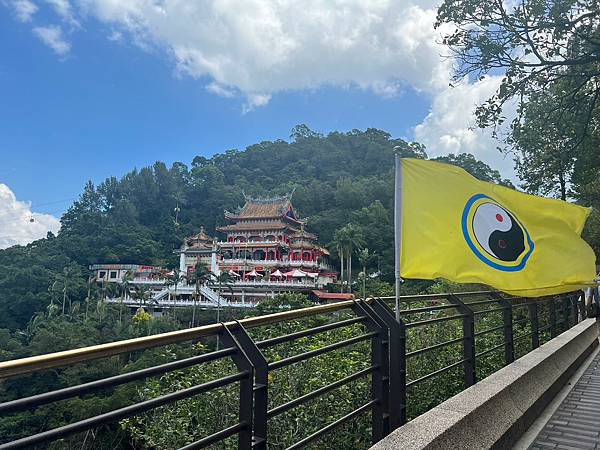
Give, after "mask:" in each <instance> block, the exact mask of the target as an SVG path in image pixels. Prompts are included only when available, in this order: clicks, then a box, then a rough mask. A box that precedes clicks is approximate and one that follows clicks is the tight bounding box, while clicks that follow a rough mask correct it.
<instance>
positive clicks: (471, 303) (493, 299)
mask: <svg viewBox="0 0 600 450" xmlns="http://www.w3.org/2000/svg"><path fill="white" fill-rule="evenodd" d="M501 300H504V299H503V298H502V299H499V298H492V299H489V300H478V301H476V302H464V303H465V305H467V306H473V305H489V304H490V303H499V302H500V301H501Z"/></svg>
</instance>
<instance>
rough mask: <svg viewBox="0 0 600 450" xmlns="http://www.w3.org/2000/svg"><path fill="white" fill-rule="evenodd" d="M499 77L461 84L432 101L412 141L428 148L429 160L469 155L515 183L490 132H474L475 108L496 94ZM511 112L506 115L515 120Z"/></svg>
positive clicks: (510, 164) (509, 164) (508, 162)
mask: <svg viewBox="0 0 600 450" xmlns="http://www.w3.org/2000/svg"><path fill="white" fill-rule="evenodd" d="M500 80H501V78H500V77H485V78H484V79H483V80H480V81H477V82H475V83H468V82H466V80H465V82H463V83H459V84H458V85H457V86H455V87H448V88H447V89H445V90H443V91H441V92H440V93H439V94H438V95H436V96H435V98H434V99H433V103H432V106H431V110H430V112H429V114H428V115H427V117H426V118H425V119H424V120H423V122H422V123H421V124H419V125H417V127H416V128H415V139H416V140H417V141H418V142H421V143H423V144H425V145H426V146H427V153H428V154H429V155H430V156H440V155H445V154H448V153H463V152H466V153H471V154H473V155H474V156H475V157H476V158H477V159H480V160H482V161H484V162H486V163H487V164H489V165H490V166H491V167H492V168H494V169H497V170H499V171H500V172H501V173H502V174H503V175H504V176H505V177H509V178H511V179H512V180H515V179H516V176H515V171H514V167H513V161H512V158H511V157H510V156H506V155H505V154H503V153H501V152H500V151H498V150H497V147H498V141H496V140H495V139H494V138H492V136H491V133H490V130H481V129H479V128H475V118H474V115H473V112H474V110H475V107H476V106H477V105H479V104H481V103H483V102H484V101H485V100H487V99H488V98H489V97H491V96H492V94H493V93H494V92H495V91H496V89H497V88H498V86H499V84H500ZM514 113H515V112H514V108H511V107H509V108H508V109H507V110H506V111H505V114H506V115H508V116H509V117H510V116H513V117H514Z"/></svg>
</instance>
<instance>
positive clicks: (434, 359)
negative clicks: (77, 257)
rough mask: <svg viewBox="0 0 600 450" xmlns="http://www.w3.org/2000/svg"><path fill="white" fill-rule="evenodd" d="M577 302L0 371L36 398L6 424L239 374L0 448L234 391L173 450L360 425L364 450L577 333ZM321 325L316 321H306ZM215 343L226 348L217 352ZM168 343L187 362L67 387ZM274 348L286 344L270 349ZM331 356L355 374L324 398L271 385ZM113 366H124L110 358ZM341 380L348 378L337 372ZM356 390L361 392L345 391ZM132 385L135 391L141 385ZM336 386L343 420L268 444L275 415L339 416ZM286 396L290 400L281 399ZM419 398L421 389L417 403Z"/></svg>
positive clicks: (390, 317) (10, 404)
mask: <svg viewBox="0 0 600 450" xmlns="http://www.w3.org/2000/svg"><path fill="white" fill-rule="evenodd" d="M580 295H581V292H579V293H570V294H564V295H560V296H551V297H546V298H540V299H528V298H511V297H506V296H504V295H501V294H499V293H497V292H490V291H485V292H463V293H457V294H431V295H422V296H405V297H401V298H400V302H401V305H402V306H401V309H400V311H399V313H400V320H396V319H395V316H394V312H393V311H392V310H391V309H390V307H389V306H388V303H390V302H392V301H393V298H389V297H387V298H381V299H373V298H369V299H365V300H353V301H342V302H337V303H330V304H325V305H319V306H314V307H310V308H303V309H296V310H278V311H277V312H275V313H274V314H269V315H265V316H257V317H248V318H245V319H241V320H236V321H230V322H225V323H213V324H210V325H204V326H201V327H196V328H189V329H183V330H178V331H173V332H169V333H162V334H157V335H150V336H144V337H140V338H135V339H129V340H126V341H117V342H110V343H105V344H99V345H94V346H91V347H85V348H78V349H71V350H66V351H60V352H57V353H50V354H45V355H40V356H31V357H26V358H22V359H17V360H12V361H4V362H0V380H5V379H7V378H14V377H25V378H24V379H23V380H22V381H23V382H26V383H31V384H32V385H34V386H36V387H38V388H39V391H38V392H37V393H36V394H35V395H32V396H28V397H23V396H22V395H20V394H19V393H18V392H13V391H8V390H7V391H6V392H7V393H8V394H7V398H4V399H2V400H0V401H1V402H2V403H0V415H3V416H4V415H9V414H10V415H12V414H14V413H16V412H21V411H28V410H33V409H36V408H39V407H40V406H43V405H51V404H55V403H57V402H61V401H65V400H68V399H72V398H78V397H80V396H82V395H90V394H95V393H101V395H106V389H107V388H110V389H112V388H115V387H117V386H121V385H125V384H127V383H138V382H140V381H142V380H145V379H149V378H151V377H156V376H163V375H164V374H167V373H170V372H173V371H178V370H182V369H185V368H194V367H195V368H196V370H209V369H210V366H209V368H208V369H207V366H206V365H205V364H206V363H208V362H211V361H217V360H226V361H229V362H231V363H233V365H234V366H235V369H234V370H233V373H230V372H227V373H222V372H219V371H214V372H211V373H210V374H211V378H210V381H204V382H201V383H198V384H196V385H194V386H190V387H184V388H181V387H180V386H177V385H175V386H173V389H172V390H169V391H166V392H161V393H160V394H159V396H156V397H152V398H142V399H138V398H132V399H130V401H129V402H128V404H127V405H126V406H119V407H115V408H114V409H112V410H103V411H102V412H96V411H89V415H85V413H86V411H80V412H79V415H78V416H76V417H75V418H71V417H53V419H55V420H52V421H51V422H49V421H39V422H36V424H35V426H34V427H31V426H23V423H21V421H23V420H26V418H27V417H29V416H30V415H29V414H19V415H18V416H12V418H13V425H12V428H11V429H10V430H9V431H10V434H8V435H6V434H5V435H3V436H0V448H1V449H3V450H4V449H16V448H26V449H31V448H46V444H47V443H50V442H53V441H59V442H58V444H59V446H60V447H61V448H62V447H64V448H67V447H68V448H81V447H82V442H83V443H84V444H85V443H86V440H89V439H93V438H94V436H93V435H94V433H89V432H88V431H90V430H95V431H98V430H100V429H101V428H102V427H106V426H112V427H113V428H112V430H113V431H115V432H117V431H118V430H119V425H118V424H119V422H120V421H122V420H123V419H126V418H129V417H135V416H137V415H140V414H142V413H144V412H147V411H150V410H155V409H156V408H160V407H166V406H167V405H169V407H172V408H178V405H181V401H182V400H184V399H187V398H191V397H194V396H199V395H209V393H211V392H213V393H214V391H215V390H216V389H221V388H223V387H224V386H230V385H233V386H234V388H232V392H234V395H235V400H234V401H231V399H229V400H225V401H228V402H231V403H230V404H228V406H230V408H231V409H232V410H234V411H235V414H233V415H232V418H231V421H228V422H227V423H225V424H220V423H218V424H216V425H215V426H214V427H210V428H209V429H207V431H206V433H205V434H204V435H202V436H198V437H195V438H194V439H197V440H195V441H194V442H190V441H189V440H185V439H182V442H180V444H179V445H180V446H186V447H185V448H205V447H209V446H212V445H214V444H217V443H223V442H222V441H223V440H225V439H227V438H229V437H234V436H235V438H237V441H238V442H237V444H238V445H237V447H238V448H239V449H248V450H266V449H267V446H268V445H269V444H270V443H272V442H274V441H278V442H280V441H281V439H286V441H285V446H286V447H288V448H289V449H300V448H304V447H307V446H308V445H310V444H314V443H317V442H319V441H321V443H322V440H323V439H326V440H328V441H327V442H328V443H330V444H331V443H335V441H336V439H338V438H339V433H337V431H338V428H339V427H342V426H343V425H346V424H348V423H350V422H353V421H357V420H363V422H362V423H363V424H364V423H366V422H367V421H368V424H370V425H371V426H370V427H369V426H364V427H361V426H357V427H356V428H355V429H356V430H363V434H361V435H358V434H357V435H355V436H353V439H354V440H355V441H360V442H361V445H360V447H363V448H364V447H365V446H368V443H375V442H377V441H379V440H380V439H382V438H383V437H385V436H386V435H388V434H390V432H391V431H392V430H394V429H396V428H398V427H399V426H401V425H402V424H404V423H406V422H407V420H408V419H409V418H410V417H414V416H416V415H418V414H420V413H423V412H424V408H423V407H424V406H425V404H424V403H423V399H424V398H425V399H427V402H426V406H427V407H433V406H435V401H438V402H439V401H443V400H444V398H441V399H440V398H438V397H436V398H435V401H431V400H430V399H431V395H429V394H430V392H431V387H432V385H431V384H429V383H431V382H432V381H433V380H436V381H437V383H438V384H437V387H440V386H443V387H444V394H445V395H446V398H448V397H450V396H452V395H454V393H456V392H457V391H460V390H461V389H466V388H468V387H470V386H472V385H474V384H475V383H476V382H477V380H480V379H482V378H485V377H486V376H488V375H490V374H491V373H493V372H494V371H497V370H499V369H500V368H501V367H503V366H505V365H508V364H511V363H512V362H513V361H515V360H516V359H517V358H519V357H520V356H522V355H523V354H525V353H527V352H529V351H531V350H532V349H536V348H538V347H540V345H542V344H544V343H545V342H548V341H549V340H551V339H553V338H555V337H557V336H559V335H560V334H561V333H563V332H564V331H565V330H568V329H569V328H571V327H572V326H574V325H575V324H577V323H578V322H579V320H580V317H581V318H582V319H583V318H585V314H586V311H585V305H584V304H583V303H582V302H581V300H580ZM317 317H318V318H319V321H318V322H315V321H314V320H311V319H315V318H317ZM290 322H292V324H293V327H291V328H292V332H290V327H288V329H286V328H285V327H284V325H285V324H286V323H290ZM451 324H454V325H451ZM273 325H278V326H273ZM265 327H267V328H266V329H265ZM334 330H338V331H339V332H333V331H334ZM428 330H429V331H428ZM326 333H328V334H327V335H328V336H329V338H328V339H326V340H324V341H322V343H319V344H318V345H316V346H315V342H314V341H313V340H311V339H307V338H309V337H310V338H312V337H317V336H319V335H320V336H324V334H326ZM217 336H218V337H219V341H217V342H220V345H221V347H217V348H216V349H215V347H214V342H215V338H216V337H217ZM198 342H202V343H203V344H205V345H206V346H207V347H208V345H212V346H211V347H209V348H210V351H208V352H206V353H197V352H196V353H195V352H193V351H191V349H192V348H194V347H196V345H195V344H196V343H198ZM211 343H213V344H211ZM173 344H180V345H181V347H180V348H181V349H185V348H188V349H190V351H189V354H187V355H185V356H181V357H179V358H177V359H175V360H173V361H170V362H166V363H164V362H163V363H160V364H157V363H153V362H152V359H149V360H148V363H149V366H148V367H143V368H136V369H135V370H132V371H127V370H124V371H122V372H119V373H118V374H116V375H112V376H109V377H105V376H104V377H102V375H100V377H99V378H98V379H95V380H94V379H91V378H89V377H86V378H87V379H88V380H87V381H86V382H84V383H82V384H77V385H70V384H69V380H70V378H69V377H68V376H65V375H66V374H68V373H69V372H68V370H70V369H71V368H73V367H77V366H76V365H77V364H81V363H87V362H90V361H94V360H98V359H103V360H104V361H105V362H109V361H111V364H112V362H114V361H118V360H119V359H125V355H128V354H129V355H140V352H142V351H144V350H146V349H151V348H157V347H165V346H168V345H173ZM281 344H285V345H284V346H283V347H277V346H280V345H281ZM217 345H219V344H217ZM271 349H275V350H276V351H270V350H271ZM332 352H336V353H335V355H336V359H339V358H342V360H343V358H344V357H346V356H348V355H354V356H353V357H355V358H359V359H357V360H356V362H357V364H358V363H360V365H358V366H355V365H352V366H346V367H344V366H343V365H342V366H335V367H332V369H335V370H332V371H331V377H328V378H326V379H325V378H323V380H322V383H321V384H320V386H319V387H316V386H311V390H308V391H307V392H303V393H302V395H300V396H296V397H295V398H289V396H288V394H290V395H292V394H293V392H292V391H290V390H289V389H287V390H285V386H286V385H285V384H283V385H279V386H278V385H277V383H289V380H290V379H291V378H293V377H291V376H290V375H291V374H294V373H295V372H290V368H297V367H298V366H299V365H303V364H309V363H310V361H314V359H313V358H315V357H318V356H322V355H331V354H332ZM182 354H183V353H182ZM117 355H120V356H121V358H114V357H115V356H117ZM111 358H112V359H111ZM422 358H425V359H422ZM304 367H305V368H306V367H307V366H304ZM310 367H311V366H310V365H309V366H308V369H310ZM49 369H52V372H53V373H56V374H57V376H58V377H60V379H61V380H62V381H61V384H60V385H58V386H56V387H53V388H47V387H45V386H46V384H45V383H43V382H42V380H44V379H45V378H43V377H44V376H46V375H45V374H43V373H41V374H40V376H41V378H39V379H38V378H37V375H38V373H39V372H43V371H46V370H49ZM341 369H344V371H343V372H340V370H341ZM65 370H66V371H65ZM282 372H283V373H282ZM324 373H325V371H323V372H322V374H324ZM90 375H91V374H90ZM280 380H281V381H280ZM357 380H360V384H357V385H351V383H353V382H355V381H357ZM3 382H6V381H3ZM130 386H132V387H133V389H136V387H137V386H138V385H130ZM341 387H350V389H349V390H350V391H351V392H355V389H360V392H359V393H360V396H355V397H347V398H352V399H353V401H352V402H348V403H347V405H345V408H343V410H339V411H336V412H335V413H331V414H329V411H328V414H318V415H315V416H314V418H313V419H312V425H314V426H313V427H312V429H311V430H308V431H304V430H300V432H299V436H296V435H294V436H292V437H290V438H289V439H288V438H287V437H286V432H287V429H286V430H282V431H281V435H280V436H275V435H274V433H277V432H278V429H277V428H274V427H273V424H274V422H276V421H279V420H283V419H282V418H281V417H280V415H281V414H283V413H286V412H290V411H292V410H294V409H295V408H297V407H302V406H304V405H307V404H308V402H311V401H322V402H323V407H325V408H326V407H327V402H330V403H329V404H330V405H331V406H336V405H338V403H337V401H336V400H335V399H336V396H337V395H341V394H340V391H338V393H337V394H336V393H335V392H336V389H339V388H341ZM278 388H279V389H278ZM282 388H283V390H285V391H286V395H284V396H282V395H279V397H278V393H279V394H281V390H282ZM415 389H421V390H420V391H416V392H415ZM357 393H358V392H357ZM220 398H226V397H220ZM338 406H339V405H338ZM296 411H297V410H296ZM190 419H191V418H190ZM111 424H112V425H111ZM188 425H189V426H190V427H191V426H194V425H192V424H191V423H190V424H188ZM181 426H183V425H181ZM186 426H187V425H186ZM52 427H53V428H52ZM184 438H185V437H184ZM65 439H67V440H65ZM89 445H90V446H92V445H93V444H89ZM228 445H229V444H228ZM327 448H335V447H333V445H329V446H328V447H327ZM338 448H340V447H338ZM455 448H456V447H455Z"/></svg>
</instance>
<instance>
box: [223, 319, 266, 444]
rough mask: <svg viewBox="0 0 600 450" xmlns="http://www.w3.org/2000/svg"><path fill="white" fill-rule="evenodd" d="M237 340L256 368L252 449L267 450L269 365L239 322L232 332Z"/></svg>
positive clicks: (253, 388) (253, 389)
mask: <svg viewBox="0 0 600 450" xmlns="http://www.w3.org/2000/svg"><path fill="white" fill-rule="evenodd" d="M231 332H232V334H233V336H234V338H235V340H236V341H237V342H238V344H239V345H240V348H241V349H242V351H243V352H244V353H245V355H246V357H247V358H248V360H249V361H250V362H251V363H252V365H253V367H254V384H253V386H252V391H253V394H254V402H253V417H252V424H253V427H252V430H253V433H252V448H253V449H258V450H266V449H267V408H268V386H269V380H268V371H269V367H268V363H267V360H266V359H265V357H264V355H263V354H262V352H261V351H260V349H259V348H258V347H257V346H256V344H255V343H254V341H253V340H252V338H251V337H250V336H249V335H248V333H247V332H246V329H245V328H244V327H243V326H242V324H240V323H239V322H237V326H236V327H235V328H233V329H232V330H231Z"/></svg>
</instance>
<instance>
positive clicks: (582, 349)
mask: <svg viewBox="0 0 600 450" xmlns="http://www.w3.org/2000/svg"><path fill="white" fill-rule="evenodd" d="M598 334H599V333H598V325H597V324H596V321H595V320H594V319H587V320H585V321H583V322H581V323H580V324H577V325H576V326H574V327H573V328H571V329H569V330H567V331H565V332H564V333H562V334H561V335H559V336H557V337H555V338H554V339H552V340H550V341H548V342H546V343H545V344H544V345H542V346H540V347H539V348H537V349H535V350H533V351H532V352H530V353H528V354H527V355H525V356H523V357H521V358H519V359H518V360H517V361H515V362H514V363H512V364H510V365H508V366H506V367H503V368H502V369H500V370H499V371H498V372H496V373H494V374H492V375H490V376H489V377H487V378H485V379H484V380H482V381H480V382H479V383H477V384H475V385H474V386H471V387H470V388H468V389H465V390H464V391H462V392H460V393H459V394H457V395H455V396H454V397H452V398H450V399H448V400H446V401H445V402H443V403H442V404H440V405H438V406H437V407H435V408H433V409H431V410H429V411H428V412H426V413H425V414H422V415H420V416H419V417H417V418H415V419H414V420H412V421H410V422H409V423H407V424H405V425H403V426H402V427H400V428H398V429H396V430H395V431H393V432H392V433H391V434H390V435H389V436H387V437H385V438H384V439H382V440H381V441H379V442H378V443H377V444H375V445H374V446H373V447H371V450H388V449H403V450H413V449H414V450H416V449H431V450H433V449H439V450H448V449H464V450H467V449H473V450H475V449H482V450H483V449H506V448H510V447H511V446H512V444H514V443H515V442H516V441H517V440H518V439H519V437H520V436H521V435H522V434H523V433H524V432H525V431H526V430H527V428H529V426H530V425H531V424H532V423H533V421H534V420H535V419H536V418H537V417H538V416H539V414H540V413H541V412H542V411H543V409H544V408H545V407H546V405H548V403H549V402H550V401H551V400H552V398H553V397H554V395H556V393H558V391H559V390H560V389H561V388H562V386H563V385H564V384H565V383H566V382H567V380H568V379H569V377H570V376H571V375H572V374H573V372H574V371H575V370H576V369H577V367H578V366H579V365H580V364H581V363H582V362H583V361H584V360H585V358H586V357H587V356H588V355H589V354H590V353H591V351H592V350H593V349H594V348H595V347H596V346H597V345H598Z"/></svg>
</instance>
